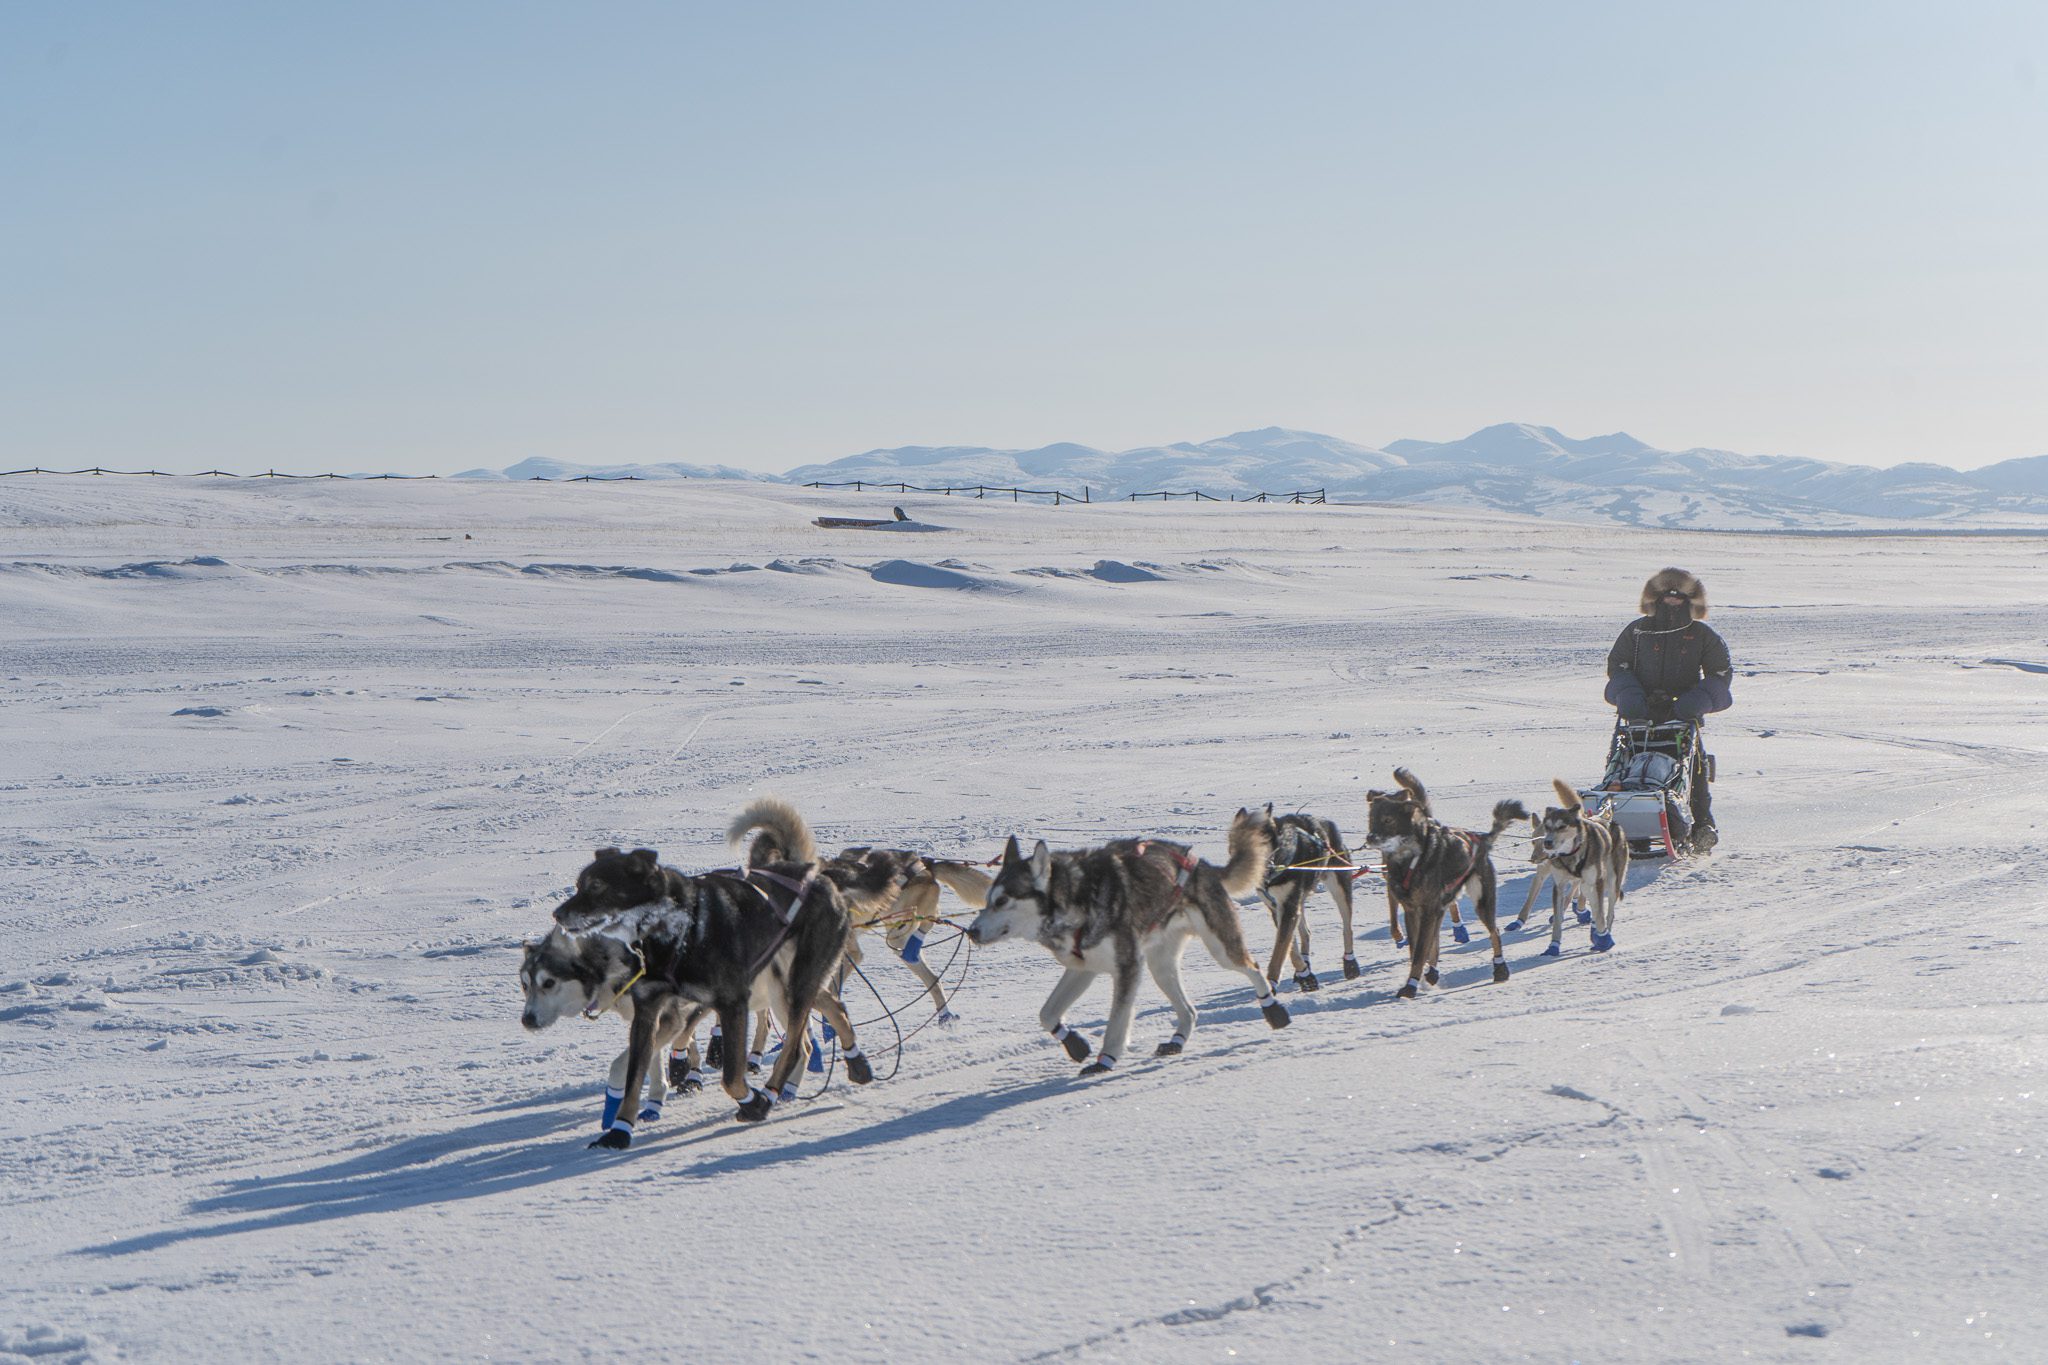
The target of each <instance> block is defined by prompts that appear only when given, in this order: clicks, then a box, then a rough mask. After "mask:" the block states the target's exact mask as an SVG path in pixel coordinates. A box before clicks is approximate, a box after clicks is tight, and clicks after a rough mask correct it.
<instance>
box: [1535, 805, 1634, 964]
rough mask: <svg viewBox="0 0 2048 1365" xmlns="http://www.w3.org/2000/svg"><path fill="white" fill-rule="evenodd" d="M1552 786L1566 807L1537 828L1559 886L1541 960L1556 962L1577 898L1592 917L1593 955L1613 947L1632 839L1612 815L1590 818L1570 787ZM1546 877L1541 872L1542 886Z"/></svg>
mask: <svg viewBox="0 0 2048 1365" xmlns="http://www.w3.org/2000/svg"><path fill="white" fill-rule="evenodd" d="M1550 785H1551V786H1553V787H1555V788H1556V789H1557V796H1558V799H1559V800H1560V801H1562V802H1564V805H1563V806H1562V807H1559V806H1551V807H1549V808H1548V809H1546V810H1545V811H1544V812H1543V820H1542V823H1541V824H1540V825H1539V826H1538V827H1537V828H1538V832H1539V833H1538V838H1537V842H1536V849H1535V852H1536V853H1538V854H1541V855H1542V857H1543V868H1544V871H1545V872H1547V873H1548V875H1549V876H1550V877H1551V878H1552V879H1553V881H1554V882H1555V883H1556V885H1555V886H1554V887H1553V888H1552V890H1551V893H1550V946H1549V947H1548V948H1545V949H1544V950H1543V956H1545V957H1556V956H1557V955H1558V953H1559V952H1560V951H1561V950H1562V949H1561V947H1560V945H1561V942H1562V940H1563V938H1564V912H1565V908H1566V906H1568V905H1569V904H1570V903H1571V900H1572V897H1573V896H1574V895H1576V896H1577V897H1578V898H1579V899H1580V900H1581V901H1582V902H1584V904H1585V905H1586V907H1587V908H1588V909H1590V910H1591V911H1592V912H1593V951H1594V952H1596V953H1604V952H1606V951H1607V950H1608V949H1609V948H1612V947H1613V946H1614V912H1615V911H1616V910H1617V909H1619V908H1620V906H1621V895H1622V883H1624V882H1625V881H1627V880H1628V839H1627V838H1626V836H1624V835H1623V834H1622V832H1621V831H1620V830H1618V829H1616V828H1615V826H1614V821H1613V819H1612V815H1611V812H1608V811H1602V812H1601V813H1600V814H1598V815H1588V814H1586V807H1585V802H1584V801H1583V800H1582V799H1581V798H1580V796H1579V794H1578V792H1577V791H1575V790H1573V788H1572V785H1571V783H1569V782H1565V781H1562V780H1560V779H1558V778H1552V779H1551V782H1550ZM1543 875H1544V873H1538V875H1537V879H1538V882H1539V883H1540V882H1541V880H1542V877H1543ZM1523 913H1524V915H1526V914H1527V913H1528V912H1527V910H1526V908H1525V909H1524V911H1523Z"/></svg>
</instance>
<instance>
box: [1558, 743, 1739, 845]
mask: <svg viewBox="0 0 2048 1365" xmlns="http://www.w3.org/2000/svg"><path fill="white" fill-rule="evenodd" d="M1705 743H1706V742H1705V740H1704V738H1703V737H1702V734H1701V730H1700V724H1699V722H1698V721H1693V720H1667V721H1642V720H1627V719H1623V720H1618V721H1616V722H1615V725H1614V738H1613V741H1612V742H1611V743H1610V744H1609V745H1608V748H1607V771H1606V772H1605V773H1603V774H1602V775H1601V778H1600V781H1599V783H1598V784H1597V785H1596V786H1593V787H1587V788H1581V789H1580V791H1579V797H1580V799H1581V800H1583V801H1584V802H1585V803H1586V813H1587V814H1588V815H1597V814H1599V813H1601V812H1602V811H1611V812H1613V814H1614V823H1615V824H1616V826H1618V827H1619V828H1620V829H1621V832H1622V833H1623V834H1624V835H1625V836H1626V837H1627V838H1628V844H1629V852H1630V853H1632V854H1635V855H1636V856H1638V857H1652V858H1656V857H1665V858H1676V857H1678V856H1679V855H1680V854H1681V853H1682V852H1686V851H1690V850H1691V848H1692V790H1693V783H1694V782H1696V781H1705V782H1711V781H1713V780H1714V756H1713V755H1712V754H1710V753H1708V752H1707V751H1706V747H1705Z"/></svg>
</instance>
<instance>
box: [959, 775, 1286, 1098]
mask: <svg viewBox="0 0 2048 1365" xmlns="http://www.w3.org/2000/svg"><path fill="white" fill-rule="evenodd" d="M1272 856H1273V845H1272V842H1271V841H1270V839H1269V838H1268V837H1267V836H1266V834H1265V832H1264V824H1263V820H1262V818H1261V817H1257V816H1254V815H1253V814H1252V813H1251V812H1250V811H1244V810H1241V811H1239V812H1238V813H1237V817H1236V819H1235V820H1233V821H1232V822H1231V826H1230V861H1229V862H1228V863H1226V864H1225V865H1224V866H1223V867H1221V868H1218V867H1214V866H1212V865H1211V864H1209V863H1206V862H1203V861H1202V860H1201V859H1199V858H1197V857H1195V856H1194V854H1193V853H1191V852H1190V851H1189V850H1188V848H1187V846H1186V845H1185V844H1176V843H1172V842H1169V841H1167V840H1164V839H1118V840H1116V841H1114V842H1112V843H1109V844H1105V845H1104V846H1103V847H1101V848H1093V849H1087V850H1084V851H1081V852H1074V853H1054V852H1052V851H1051V850H1050V849H1048V848H1047V847H1046V845H1045V841H1044V840H1043V839H1041V840H1039V841H1038V845H1037V847H1035V848H1033V849H1032V851H1031V852H1030V854H1029V855H1026V854H1025V853H1024V852H1023V850H1022V849H1020V848H1019V847H1018V845H1017V838H1016V836H1015V835H1011V836H1010V842H1009V843H1008V845H1006V846H1005V847H1004V849H1003V862H1002V866H1001V867H1000V868H999V869H998V870H997V872H996V875H995V878H994V880H993V881H992V883H991V884H990V886H989V890H988V902H987V904H986V905H985V906H984V907H983V909H982V912H981V913H980V914H979V915H977V916H976V917H975V919H974V922H973V923H972V924H970V925H968V926H967V936H968V938H969V939H971V940H972V941H973V942H975V943H977V944H990V943H998V942H1001V941H1002V940H1003V939H1006V938H1030V939H1034V940H1036V941H1037V942H1038V943H1039V944H1040V945H1041V946H1042V947H1044V948H1045V949H1046V951H1048V952H1050V953H1051V954H1052V955H1053V960H1054V961H1056V962H1058V963H1059V964H1060V965H1061V966H1063V967H1065V968H1066V969H1067V970H1066V975H1064V976H1062V977H1061V978H1060V981H1059V984H1058V985H1057V986H1055V987H1053V991H1052V994H1051V995H1050V996H1047V997H1046V1001H1045V1005H1044V1007H1043V1008H1042V1009H1040V1010H1039V1011H1038V1022H1039V1023H1040V1024H1041V1025H1043V1026H1044V1027H1045V1029H1046V1030H1047V1031H1048V1032H1049V1033H1051V1034H1052V1036H1053V1037H1054V1038H1056V1039H1058V1040H1059V1042H1060V1043H1061V1044H1062V1045H1063V1046H1064V1047H1065V1048H1066V1050H1067V1055H1068V1056H1069V1057H1072V1058H1073V1059H1074V1060H1075V1061H1077V1062H1080V1061H1087V1059H1088V1043H1087V1041H1086V1040H1085V1039H1083V1038H1082V1037H1081V1035H1080V1034H1078V1033H1076V1032H1074V1031H1073V1030H1072V1029H1070V1028H1068V1027H1067V1022H1066V1014H1067V1011H1068V1010H1069V1009H1071V1008H1073V1006H1074V1004H1075V1002H1076V1001H1078V1000H1080V998H1081V996H1082V995H1083V994H1084V993H1085V992H1086V991H1087V989H1088V987H1089V986H1090V985H1091V984H1092V983H1093V982H1094V980H1095V978H1096V977H1098V976H1101V975H1103V974H1104V973H1108V974H1109V976H1110V978H1111V981H1112V995H1111V998H1110V1007H1109V1026H1108V1027H1107V1028H1106V1029H1105V1030H1104V1031H1103V1036H1102V1051H1101V1052H1100V1053H1099V1054H1098V1055H1097V1056H1096V1058H1095V1060H1094V1061H1093V1062H1090V1063H1089V1065H1087V1066H1086V1067H1084V1068H1082V1071H1081V1074H1082V1075H1083V1076H1092V1075H1099V1074H1101V1073H1103V1072H1105V1071H1108V1070H1110V1069H1111V1068H1112V1067H1114V1066H1115V1065H1116V1063H1117V1059H1118V1058H1119V1057H1121V1056H1123V1055H1124V1045H1125V1043H1126V1041H1127V1040H1128V1039H1129V1037H1130V1032H1131V1016H1132V1015H1133V1014H1134V1013H1135V1012H1136V1010H1137V1007H1138V970H1139V968H1140V966H1141V965H1142V966H1143V967H1144V968H1145V969H1146V970H1148V971H1150V972H1151V974H1152V979H1153V980H1154V981H1156V982H1158V983H1159V989H1160V990H1162V991H1164V992H1165V993H1166V998H1167V999H1168V1000H1170V1001H1171V1002H1172V1003H1173V1017H1174V1031H1173V1037H1171V1038H1169V1039H1168V1040H1167V1041H1166V1042H1164V1043H1161V1044H1160V1045H1159V1047H1158V1049H1157V1050H1156V1051H1155V1052H1154V1053H1153V1055H1154V1056H1157V1057H1171V1056H1175V1055H1176V1054H1178V1053H1179V1052H1180V1050H1181V1049H1182V1047H1183V1046H1185V1045H1186V1043H1187V1040H1188V1038H1189V1037H1190V1036H1191V1035H1192V1034H1193V1033H1194V1031H1195V1007H1194V1006H1193V1005H1191V1004H1189V1003H1188V997H1187V992H1186V991H1185V990H1183V989H1182V987H1181V982H1180V961H1181V954H1182V953H1183V952H1185V951H1186V949H1187V943H1188V940H1189V939H1191V938H1199V939H1201V940H1202V946H1203V947H1205V948H1207V949H1208V950H1209V955H1210V956H1211V957H1213V958H1215V959H1216V961H1217V962H1218V963H1220V964H1222V965H1223V966H1225V967H1228V968H1230V969H1231V970H1232V971H1235V972H1238V973H1240V974H1242V975H1243V976H1244V978H1245V980H1246V981H1249V982H1250V983H1251V985H1252V989H1253V990H1254V991H1255V992H1256V993H1257V997H1258V1002H1259V1009H1260V1010H1261V1011H1262V1012H1263V1013H1264V1015H1265V1017H1266V1022H1267V1023H1268V1024H1270V1025H1271V1026H1272V1027H1274V1028H1285V1027H1287V1023H1288V1018H1287V1009H1286V1007H1285V1006H1283V1005H1282V1004H1281V1003H1280V999H1279V997H1278V996H1276V995H1275V994H1274V993H1273V987H1272V983H1271V982H1269V981H1267V979H1266V975H1265V973H1263V972H1261V971H1260V970H1259V967H1258V964H1257V963H1255V962H1254V961H1252V956H1251V954H1250V953H1249V952H1247V951H1246V950H1245V946H1244V930H1243V926H1242V925H1240V924H1239V922H1238V917H1237V907H1236V906H1235V905H1233V904H1232V903H1231V898H1232V897H1233V896H1242V895H1244V894H1245V893H1247V892H1249V891H1251V890H1253V889H1255V888H1256V887H1257V886H1258V885H1259V883H1260V880H1261V879H1262V878H1263V877H1264V875H1265V871H1266V866H1267V864H1268V863H1269V862H1270V861H1271V860H1272Z"/></svg>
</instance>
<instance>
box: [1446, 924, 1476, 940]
mask: <svg viewBox="0 0 2048 1365" xmlns="http://www.w3.org/2000/svg"><path fill="white" fill-rule="evenodd" d="M1451 937H1452V938H1453V939H1455V940H1456V941H1457V942H1459V943H1470V942H1471V941H1472V931H1471V930H1470V929H1467V928H1466V927H1465V926H1464V925H1462V924H1453V925H1452V926H1451Z"/></svg>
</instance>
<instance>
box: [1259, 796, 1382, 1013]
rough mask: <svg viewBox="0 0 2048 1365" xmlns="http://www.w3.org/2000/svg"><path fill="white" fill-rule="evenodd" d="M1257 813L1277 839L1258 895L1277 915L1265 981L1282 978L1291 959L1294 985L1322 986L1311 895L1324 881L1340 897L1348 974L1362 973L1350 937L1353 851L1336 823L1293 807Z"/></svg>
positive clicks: (1333, 895) (1310, 988)
mask: <svg viewBox="0 0 2048 1365" xmlns="http://www.w3.org/2000/svg"><path fill="white" fill-rule="evenodd" d="M1252 816H1253V818H1254V819H1255V820H1258V821H1259V822H1260V824H1261V832H1262V833H1263V834H1264V835H1265V837H1266V838H1268V839H1270V840H1272V842H1273V858H1272V862H1271V864H1270V865H1269V866H1268V867H1267V869H1266V872H1265V875H1264V878H1263V879H1262V880H1261V882H1260V884H1259V888H1258V891H1259V899H1260V900H1262V901H1264V902H1265V903H1266V909H1267V911H1268V912H1269V913H1271V915H1272V916H1273V960H1272V961H1271V962H1269V963H1267V964H1266V980H1268V981H1273V982H1278V981H1279V980H1280V966H1281V963H1282V962H1283V961H1284V960H1286V959H1288V958H1290V957H1291V958H1292V959H1293V962H1294V984H1295V986H1296V987H1297V988H1299V989H1301V990H1304V991H1313V990H1318V989H1320V988H1321V986H1322V983H1321V982H1319V981H1317V980H1316V973H1315V968H1314V967H1312V966H1310V965H1309V960H1308V943H1309V931H1308V898H1309V895H1310V893H1312V892H1313V891H1314V890H1315V889H1316V883H1317V882H1318V881H1320V882H1321V883H1322V884H1323V889H1324V890H1326V891H1328V892H1329V893H1330V899H1331V900H1333V901H1335V902H1337V917H1338V918H1339V919H1340V920H1342V921H1343V922H1344V979H1345V980H1347V981H1349V980H1352V979H1354V978H1356V977H1357V975H1358V953H1357V944H1356V941H1355V940H1354V939H1353V938H1352V936H1351V850H1350V849H1348V848H1346V847H1345V846H1344V835H1343V833H1342V832H1341V831H1339V830H1338V828H1337V826H1336V824H1335V823H1333V822H1332V821H1329V820H1325V819H1323V818H1322V817H1320V816H1316V815H1304V814H1302V813H1301V812H1299V811H1289V812H1288V813H1287V814H1285V815H1280V816H1276V815H1274V814H1273V807H1272V806H1271V804H1268V805H1267V806H1266V808H1265V809H1264V810H1263V811H1253V812H1252Z"/></svg>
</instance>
